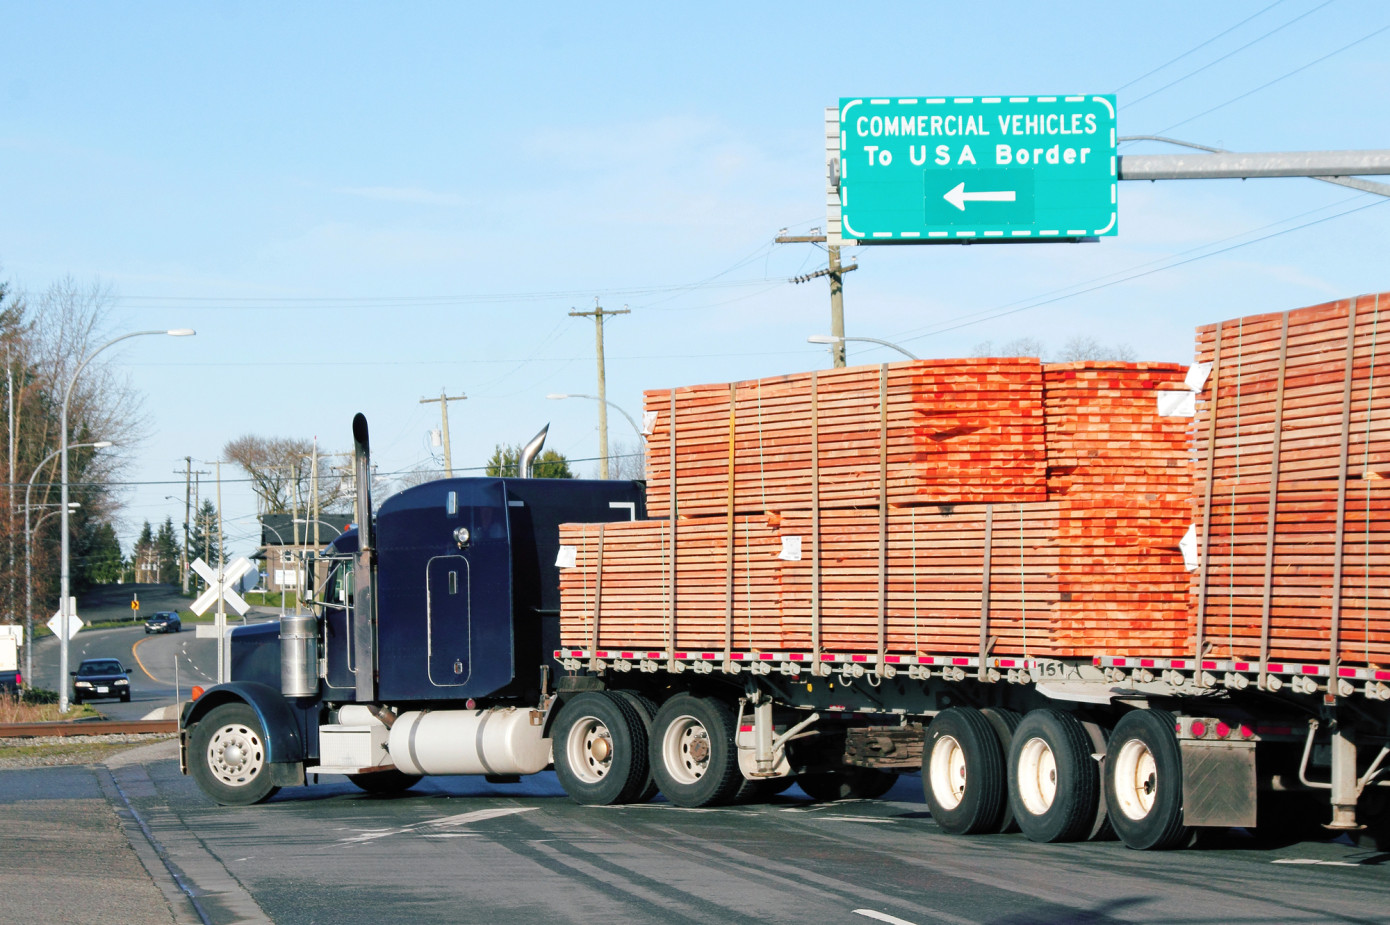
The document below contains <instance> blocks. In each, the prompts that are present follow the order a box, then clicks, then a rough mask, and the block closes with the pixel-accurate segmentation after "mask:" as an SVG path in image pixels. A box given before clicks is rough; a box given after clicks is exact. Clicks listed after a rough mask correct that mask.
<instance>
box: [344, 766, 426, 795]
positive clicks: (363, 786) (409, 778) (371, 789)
mask: <svg viewBox="0 0 1390 925" xmlns="http://www.w3.org/2000/svg"><path fill="white" fill-rule="evenodd" d="M347 779H348V780H349V781H351V782H352V784H353V786H355V787H356V788H357V789H359V790H362V791H364V792H366V793H377V794H384V793H404V792H405V791H407V790H409V789H410V788H411V787H414V786H415V785H416V784H418V783H420V781H421V780H422V779H423V778H422V777H421V775H419V774H407V773H405V772H404V771H401V770H399V769H397V768H387V769H386V770H384V771H372V772H371V773H370V774H349V775H348V776H347Z"/></svg>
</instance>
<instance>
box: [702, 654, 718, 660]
mask: <svg viewBox="0 0 1390 925" xmlns="http://www.w3.org/2000/svg"><path fill="white" fill-rule="evenodd" d="M718 657H719V654H718V653H717V652H701V653H700V658H702V659H704V660H705V661H712V660H714V659H716V658H718Z"/></svg>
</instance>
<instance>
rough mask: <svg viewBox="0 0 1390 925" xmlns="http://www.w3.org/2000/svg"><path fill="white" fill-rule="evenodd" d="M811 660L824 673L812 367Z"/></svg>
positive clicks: (816, 381) (816, 400)
mask: <svg viewBox="0 0 1390 925" xmlns="http://www.w3.org/2000/svg"><path fill="white" fill-rule="evenodd" d="M810 539H811V657H812V659H814V661H813V662H812V664H811V672H812V674H813V675H816V676H819V675H820V655H821V633H820V631H821V612H820V603H821V602H820V579H821V574H820V370H818V369H817V370H812V371H811V537H810Z"/></svg>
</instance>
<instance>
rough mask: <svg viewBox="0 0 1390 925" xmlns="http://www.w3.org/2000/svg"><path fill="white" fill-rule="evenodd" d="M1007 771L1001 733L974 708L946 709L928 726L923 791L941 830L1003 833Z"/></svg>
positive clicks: (1006, 798)
mask: <svg viewBox="0 0 1390 925" xmlns="http://www.w3.org/2000/svg"><path fill="white" fill-rule="evenodd" d="M1005 770H1006V769H1005V765H1004V752H1003V750H1002V749H1001V748H1000V747H999V737H998V736H997V735H996V734H995V731H994V727H993V726H991V724H990V721H989V720H988V719H986V718H985V716H984V715H983V714H982V713H981V712H980V711H979V710H977V709H975V708H974V707H948V708H947V709H945V710H942V711H941V712H940V713H938V714H936V716H935V717H933V718H932V721H931V722H930V723H929V724H928V725H927V732H926V741H925V742H924V744H923V746H922V792H923V793H924V795H925V796H926V798H927V808H928V809H930V810H931V817H932V820H933V821H934V822H935V823H936V824H937V825H938V826H940V827H941V830H942V831H943V832H947V833H948V834H951V835H978V834H980V833H981V832H997V831H999V825H1000V822H1001V819H1002V818H1003V814H1004V808H1005V806H1007V804H1008V787H1007V783H1006V779H1005Z"/></svg>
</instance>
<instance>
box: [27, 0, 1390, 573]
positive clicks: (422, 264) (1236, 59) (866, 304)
mask: <svg viewBox="0 0 1390 925" xmlns="http://www.w3.org/2000/svg"><path fill="white" fill-rule="evenodd" d="M504 6H505V5H498V4H460V3H407V4H384V3H382V4H365V3H355V4H343V3H332V4H329V3H302V4H271V3H239V2H218V3H203V4H188V3H134V2H133V3H125V4H113V3H64V4H41V3H20V2H14V0H11V2H7V3H4V4H3V5H0V34H3V35H4V36H5V37H6V43H5V44H6V55H5V69H4V72H3V74H0V114H2V115H0V216H3V217H0V274H3V277H4V278H8V279H9V280H10V281H11V282H13V283H15V284H17V285H18V286H20V287H22V288H24V289H26V290H27V291H29V292H31V293H36V292H38V291H40V290H42V289H43V288H45V287H46V286H47V285H48V284H49V283H51V282H52V281H54V280H56V279H60V278H62V277H64V276H69V275H70V276H72V277H74V278H75V279H76V280H78V281H79V282H88V281H91V280H93V279H101V280H103V281H105V282H107V283H109V284H110V285H111V286H112V287H113V290H114V292H115V293H116V294H117V296H118V298H119V301H118V302H117V303H116V308H115V312H114V317H113V321H112V333H113V334H115V333H121V332H123V331H127V330H136V329H141V328H149V327H183V326H188V327H193V328H196V329H197V330H198V336H197V337H196V338H192V339H182V340H170V339H164V338H144V339H138V340H135V341H132V342H131V343H129V344H128V345H123V347H122V348H117V349H113V351H111V354H110V357H111V359H112V360H113V362H115V363H117V364H119V365H120V366H121V367H122V368H124V369H125V370H127V371H128V372H129V373H130V375H131V377H132V380H133V382H134V384H135V386H136V387H137V388H138V389H140V390H141V391H142V392H143V393H144V394H145V395H146V410H147V411H148V412H149V416H150V419H151V424H152V426H151V429H150V431H149V433H148V435H147V437H146V438H145V439H144V440H143V441H142V442H141V443H140V444H139V445H138V446H132V447H127V448H124V450H123V451H124V452H126V453H128V454H130V456H131V457H132V459H133V460H134V461H135V466H134V467H133V468H132V476H133V478H135V479H136V480H139V481H154V482H159V481H167V483H168V484H160V485H145V486H140V487H137V488H133V489H132V491H131V492H130V494H129V496H128V500H129V506H128V508H127V511H126V515H125V522H124V523H123V524H122V535H123V537H124V538H125V541H126V543H127V545H128V543H129V539H130V537H131V535H132V534H133V533H134V532H135V531H136V530H138V528H139V525H140V523H141V521H143V520H145V519H147V518H148V519H150V520H152V521H156V522H158V521H162V520H163V518H164V517H165V516H166V515H172V516H173V517H174V519H175V521H176V522H178V521H180V520H181V519H182V504H181V503H175V502H171V501H166V500H164V497H165V496H167V495H176V496H179V497H180V499H181V496H182V479H181V478H179V479H175V477H174V475H173V473H174V470H175V469H181V467H182V461H183V457H185V456H189V455H191V456H192V457H193V458H194V459H195V460H212V459H215V458H216V457H217V456H218V455H220V453H221V449H222V446H223V445H224V443H225V442H226V441H227V440H228V439H230V438H233V437H236V436H239V435H241V434H244V433H260V434H264V435H278V436H305V437H312V436H315V435H317V436H318V438H319V441H320V444H321V445H322V446H324V447H326V448H327V449H329V450H343V449H347V448H348V446H349V445H350V423H351V418H352V415H353V413H354V412H356V411H363V412H365V413H366V414H367V416H368V419H369V421H370V422H371V425H372V433H373V443H374V449H375V451H376V458H377V462H378V463H379V464H380V466H381V468H382V470H384V471H388V472H389V471H395V470H401V469H408V468H412V467H415V466H418V465H421V464H425V465H428V464H430V457H431V452H432V451H431V448H430V447H429V445H428V436H427V435H428V432H429V431H430V429H431V428H432V427H437V426H438V405H437V404H434V405H421V404H419V399H421V398H423V397H430V396H437V395H438V394H439V391H440V388H441V387H444V388H446V389H448V391H449V392H450V394H455V393H458V392H465V393H467V395H468V399H467V401H464V402H461V403H455V404H453V405H452V406H451V411H450V425H451V430H452V436H453V449H454V465H455V467H456V468H467V467H475V466H480V465H482V463H483V461H484V460H485V459H486V458H487V456H488V455H489V454H490V453H491V451H492V449H493V447H494V445H495V444H497V443H499V442H508V443H519V442H522V441H524V440H526V439H527V438H529V437H530V436H531V435H532V434H533V433H535V432H536V430H538V429H539V428H540V426H541V425H542V424H544V423H546V422H547V421H549V422H550V423H551V431H550V434H551V436H550V443H549V446H550V447H551V448H554V449H557V450H559V451H561V452H564V453H566V454H567V455H569V456H571V457H573V458H589V457H593V456H595V455H596V452H597V436H596V422H595V406H594V404H593V403H592V402H587V401H578V400H570V401H562V402H556V401H547V400H546V399H545V395H546V394H547V393H551V392H593V391H594V390H595V388H596V385H595V364H594V359H593V349H594V336H593V323H592V322H591V321H590V320H588V319H582V318H571V317H569V315H568V312H569V311H570V310H571V309H572V308H579V309H588V308H591V307H592V306H593V304H594V300H595V298H598V299H599V300H601V302H602V304H603V305H604V306H605V307H607V308H620V307H622V306H624V305H626V306H627V307H628V308H630V309H631V314H629V315H625V316H621V317H619V318H617V319H615V320H613V321H611V322H610V323H609V324H608V340H607V354H608V385H609V397H610V399H611V400H612V401H614V402H616V403H617V404H619V405H621V406H622V407H623V408H625V409H627V410H628V411H630V412H631V413H632V414H633V415H637V414H639V413H640V411H641V406H642V390H643V389H645V388H661V387H667V386H671V385H680V384H689V383H698V382H721V381H728V380H730V379H737V378H749V377H754V376H761V375H771V374H780V373H785V372H789V371H796V370H804V369H808V368H812V367H816V366H824V365H826V363H827V355H826V352H825V349H824V348H821V347H815V346H811V345H808V344H807V343H806V336H807V335H808V334H813V333H820V332H824V331H826V330H827V328H828V314H829V311H828V295H827V290H826V285H825V282H824V280H817V281H814V282H811V283H807V284H804V285H795V284H792V283H790V282H788V278H789V277H792V276H794V275H796V274H798V273H803V272H807V271H810V270H814V269H817V268H819V267H821V266H823V265H824V262H825V255H824V252H823V251H821V250H819V249H817V248H815V247H813V246H811V245H776V244H773V243H772V239H773V237H774V236H775V235H776V234H777V233H778V230H779V229H781V228H788V229H790V230H791V231H792V232H802V233H804V232H806V231H808V230H809V229H810V228H811V227H812V226H819V225H823V224H824V221H825V215H824V204H823V203H824V193H823V190H824V180H823V173H824V163H823V161H824V152H823V147H822V145H823V142H822V131H823V123H822V120H823V110H824V108H825V107H826V106H833V105H835V104H836V102H837V101H838V100H839V98H840V97H842V96H856V95H891V96H901V95H972V94H1011V95H1023V94H1046V93H1058V94H1061V93H1067V94H1072V93H1110V92H1114V93H1116V94H1118V101H1119V128H1120V133H1121V134H1122V135H1132V134H1156V133H1166V134H1169V135H1172V136H1175V137H1178V138H1183V139H1186V140H1191V141H1196V142H1200V143H1204V144H1209V145H1215V146H1221V147H1227V148H1231V149H1235V150H1243V151H1281V150H1311V149H1361V148H1390V94H1387V93H1386V88H1387V87H1390V7H1387V6H1386V5H1385V4H1384V3H1380V2H1373V0H1332V2H1323V0H1283V2H1272V0H1248V2H1247V0H1231V2H1222V3H1212V2H1209V0H1207V2H1201V3H1194V2H1171V3H1163V4H1155V3H1114V2H1067V3H1041V2H993V3H959V2H956V3H939V2H936V3H928V2H917V3H891V2H890V3H876V4H862V5H858V6H856V5H847V4H843V3H836V4H828V3H807V2H799V3H778V4H746V3H739V4H732V3H718V2H714V3H704V4H690V5H672V4H652V3H632V4H585V5H575V4H545V3H542V4H533V5H522V6H518V7H507V8H505V9H504ZM1223 33H1224V34H1223ZM1353 43H1355V44H1353ZM1349 45H1350V46H1351V47H1346V46H1349ZM1175 59H1176V60H1175ZM1320 59H1321V60H1320ZM1266 85H1267V86H1266ZM1208 110H1211V111H1208ZM1172 150H1174V149H1167V148H1163V147H1161V146H1158V145H1155V144H1152V143H1145V144H1142V145H1129V146H1126V147H1124V148H1123V149H1122V152H1121V153H1166V152H1168V151H1172ZM1383 179H1390V178H1383ZM1119 195H1120V206H1119V215H1120V218H1119V221H1120V234H1119V235H1118V236H1117V237H1114V238H1105V239H1102V240H1101V241H1099V242H1096V243H1086V244H1048V245H1029V246H1018V247H1009V246H1000V247H960V246H940V247H895V248H878V249H873V248H869V247H860V248H856V249H853V250H849V249H847V250H846V258H847V259H856V258H857V260H858V262H859V265H860V268H859V269H858V270H857V271H855V272H853V273H852V274H850V275H848V276H847V278H846V284H845V308H846V317H847V328H848V333H849V334H851V335H862V336H872V337H880V338H884V339H888V340H895V341H898V342H901V343H904V344H905V345H907V346H909V347H910V348H911V349H913V350H915V351H916V352H918V353H919V354H921V355H923V356H959V355H966V354H969V353H971V352H972V350H973V349H974V347H975V346H976V345H978V344H980V343H982V342H985V341H993V342H996V343H1000V342H1004V341H1008V340H1011V339H1014V338H1016V337H1020V336H1031V337H1036V338H1039V339H1041V340H1043V341H1044V342H1046V343H1049V344H1053V345H1057V346H1060V345H1061V343H1062V342H1064V341H1065V340H1067V339H1068V338H1069V337H1071V336H1074V335H1085V336H1090V337H1093V338H1095V339H1096V340H1098V341H1101V342H1106V343H1122V344H1127V345H1129V346H1130V347H1132V348H1133V349H1134V350H1135V351H1136V352H1137V353H1138V354H1139V356H1140V357H1141V358H1144V359H1152V360H1163V361H1177V362H1187V361H1189V360H1190V359H1191V353H1192V333H1193V329H1194V327H1195V326H1196V325H1198V324H1201V323H1206V322H1210V321H1216V320H1220V319H1225V318H1232V317H1236V316H1240V315H1246V314H1252V313H1257V312H1266V311H1278V310H1283V309H1288V308H1294V307H1298V306H1301V305H1308V304H1314V303H1317V302H1321V301H1325V300H1328V299H1333V298H1339V297H1344V296H1350V295H1354V294H1357V293H1361V292H1373V291H1384V290H1390V274H1387V270H1386V265H1385V246H1386V244H1387V242H1390V204H1385V205H1379V204H1374V203H1377V202H1378V199H1377V197H1374V196H1371V195H1366V194H1358V193H1356V192H1354V191H1351V190H1347V189H1344V188H1341V187H1336V186H1332V185H1329V184H1325V183H1320V182H1317V181H1314V180H1304V179H1289V180H1263V181H1244V182H1243V181H1239V180H1223V181H1182V182H1167V183H1158V184H1147V183H1122V184H1121V185H1120V191H1119ZM1366 206H1369V208H1362V207H1366ZM1357 209H1361V211H1355V210H1357ZM1322 219H1327V220H1325V221H1319V220H1322ZM1311 222H1318V223H1317V224H1310V225H1308V227H1303V228H1297V227H1296V226H1299V225H1305V224H1308V223H1311ZM1257 239H1263V240H1257ZM1234 245H1244V246H1235V247H1233V246H1234ZM1229 248H1233V249H1229ZM1223 250H1224V252H1220V253H1217V252H1218V251H1223ZM1194 258H1196V259H1194ZM1148 270H1156V272H1152V273H1147V274H1146V275H1141V276H1140V275H1136V274H1139V273H1142V272H1144V271H1148ZM1117 280H1118V282H1115V281H1117ZM1100 282H1114V284H1113V285H1108V286H1104V287H1102V288H1093V287H1095V286H1096V285H1097V284H1098V283H1100ZM1085 289H1093V291H1089V292H1084V293H1082V294H1079V295H1074V296H1071V297H1067V298H1062V299H1056V300H1054V299H1055V297H1056V296H1058V295H1065V294H1067V293H1070V292H1072V291H1074V290H1085ZM1014 309H1019V310H1017V311H1014ZM1006 311H1007V312H1010V313H1009V314H1001V312H1006ZM891 356H892V354H890V353H887V352H884V351H882V350H880V349H867V350H865V349H851V356H850V359H851V362H856V361H858V362H881V361H883V360H886V359H889V358H891ZM629 431H630V428H628V427H627V425H626V423H625V422H624V421H623V420H622V419H621V418H620V417H616V416H615V417H613V418H612V419H611V420H610V433H611V436H612V438H613V439H615V440H617V439H626V440H629V441H631V440H632V435H631V434H630V433H629ZM434 452H435V454H436V455H437V453H438V451H434ZM579 467H580V468H581V470H582V471H584V472H586V473H587V472H592V471H593V470H594V466H593V464H591V463H587V462H585V463H580V464H579ZM201 468H203V469H210V468H211V467H210V466H208V465H202V466H201ZM224 475H226V476H227V477H228V478H229V479H231V478H235V477H236V476H238V473H237V472H236V471H235V470H234V469H230V468H229V467H224ZM204 484H205V486H206V482H205V483H204ZM224 509H225V513H226V514H227V516H228V518H229V523H228V533H229V535H230V536H231V538H232V548H233V549H234V550H235V551H237V552H243V553H244V552H249V551H251V549H252V548H254V546H255V539H254V526H253V522H252V514H253V512H254V507H253V504H252V501H251V498H250V496H249V493H248V492H247V491H246V490H245V488H244V487H243V486H240V485H236V484H228V485H227V486H226V487H225V488H224Z"/></svg>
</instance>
